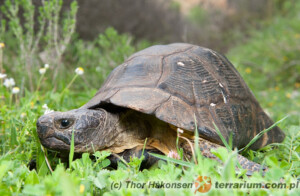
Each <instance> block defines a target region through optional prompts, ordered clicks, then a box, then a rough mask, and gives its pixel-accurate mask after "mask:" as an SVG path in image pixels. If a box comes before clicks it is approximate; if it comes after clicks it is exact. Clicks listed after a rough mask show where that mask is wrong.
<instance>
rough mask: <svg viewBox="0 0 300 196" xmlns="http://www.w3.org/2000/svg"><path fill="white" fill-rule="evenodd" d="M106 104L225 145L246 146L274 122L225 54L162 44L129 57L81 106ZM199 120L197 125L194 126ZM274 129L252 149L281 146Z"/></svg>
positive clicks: (200, 48)
mask: <svg viewBox="0 0 300 196" xmlns="http://www.w3.org/2000/svg"><path fill="white" fill-rule="evenodd" d="M105 105H106V106H107V105H114V106H120V107H125V108H130V109H133V110H136V111H139V112H143V113H146V114H151V115H155V116H156V117H157V118H158V119H160V120H162V121H164V122H166V123H169V124H171V125H174V126H176V127H179V128H182V129H184V130H186V131H187V132H191V133H192V134H193V132H194V131H195V130H196V128H195V125H196V127H197V130H198V133H199V136H200V137H203V138H205V139H207V140H210V141H212V142H215V143H218V144H222V141H221V139H220V137H219V136H218V134H217V132H216V127H218V129H219V130H220V132H221V133H222V135H223V136H224V138H225V139H227V140H228V139H229V137H231V135H232V139H233V140H232V141H233V145H234V146H235V147H239V148H240V147H244V146H245V145H246V144H248V143H249V141H250V140H251V139H252V138H253V137H254V136H255V135H257V134H258V133H259V132H260V131H262V130H264V129H266V128H268V127H270V126H271V125H272V124H273V121H272V120H271V119H270V118H269V117H268V115H267V114H266V113H265V112H264V111H263V110H262V108H261V107H260V105H259V103H258V102H257V100H256V99H255V97H254V95H253V93H252V92H251V90H250V89H249V88H248V86H247V85H246V83H245V82H244V80H243V79H242V77H241V76H240V74H239V73H238V71H237V70H236V69H235V68H234V66H233V65H232V64H231V63H230V62H229V61H228V60H227V58H226V57H224V56H223V55H220V54H218V53H217V52H215V51H213V50H210V49H207V48H203V47H199V46H195V45H190V44H183V43H176V44H170V45H157V46H152V47H149V48H147V49H144V50H142V51H140V52H137V53H135V54H133V55H132V56H130V57H129V58H128V59H127V60H126V61H125V62H124V63H123V64H121V65H119V66H118V67H117V68H115V69H114V70H113V71H112V73H111V74H110V75H109V77H108V78H107V80H106V81H105V82H104V84H103V86H102V87H101V88H100V90H99V91H98V92H97V94H96V95H95V96H94V97H93V98H92V99H91V100H90V101H89V102H88V103H86V104H85V105H84V106H82V108H89V109H92V108H98V107H104V106H105ZM195 120H196V122H195ZM283 139H284V133H283V132H282V131H281V130H280V129H279V128H278V127H274V128H273V129H272V130H270V131H269V132H267V134H264V135H263V136H262V137H261V138H260V139H259V140H257V141H256V142H255V143H254V144H253V145H252V146H251V148H252V149H258V148H260V147H263V146H265V145H267V144H269V143H273V142H281V141H282V140H283Z"/></svg>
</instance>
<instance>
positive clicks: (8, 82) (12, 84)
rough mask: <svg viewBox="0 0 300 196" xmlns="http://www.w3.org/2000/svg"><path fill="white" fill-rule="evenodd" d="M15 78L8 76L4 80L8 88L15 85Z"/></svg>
mask: <svg viewBox="0 0 300 196" xmlns="http://www.w3.org/2000/svg"><path fill="white" fill-rule="evenodd" d="M15 84H16V83H15V80H14V79H13V78H7V79H5V80H4V83H3V85H4V86H6V88H10V87H12V86H15Z"/></svg>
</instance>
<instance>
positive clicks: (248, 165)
mask: <svg viewBox="0 0 300 196" xmlns="http://www.w3.org/2000/svg"><path fill="white" fill-rule="evenodd" d="M181 147H182V148H183V149H184V151H185V152H186V153H187V155H188V157H189V158H191V157H192V154H191V150H190V149H191V146H190V145H189V144H187V143H184V142H183V143H182V146H181ZM199 148H200V151H201V153H202V155H203V156H204V157H206V158H210V159H213V160H216V161H218V162H219V163H222V161H221V160H220V159H219V158H218V157H216V155H214V154H213V153H211V151H210V150H211V149H213V148H214V149H216V148H224V147H223V146H220V145H218V144H215V143H212V142H210V141H208V140H205V139H202V138H199ZM237 160H238V162H239V164H240V165H241V167H242V168H243V169H246V170H247V175H249V176H251V175H252V173H253V172H259V171H263V174H264V171H266V170H267V168H266V167H263V166H262V165H260V164H258V163H255V162H253V161H250V160H249V159H247V158H245V157H243V156H242V155H237Z"/></svg>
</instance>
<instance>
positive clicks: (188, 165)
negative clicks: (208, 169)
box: [148, 152, 194, 167]
mask: <svg viewBox="0 0 300 196" xmlns="http://www.w3.org/2000/svg"><path fill="white" fill-rule="evenodd" d="M148 154H150V155H151V156H154V157H156V158H159V159H162V160H165V161H170V162H172V163H176V164H179V165H182V166H186V167H193V166H194V164H192V163H189V162H186V161H181V160H177V159H173V158H170V157H167V156H165V155H160V154H155V153H150V152H149V153H148Z"/></svg>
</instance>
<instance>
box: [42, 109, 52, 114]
mask: <svg viewBox="0 0 300 196" xmlns="http://www.w3.org/2000/svg"><path fill="white" fill-rule="evenodd" d="M51 112H54V110H50V109H46V110H45V112H44V114H49V113H51Z"/></svg>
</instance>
